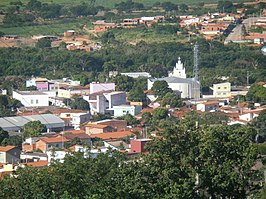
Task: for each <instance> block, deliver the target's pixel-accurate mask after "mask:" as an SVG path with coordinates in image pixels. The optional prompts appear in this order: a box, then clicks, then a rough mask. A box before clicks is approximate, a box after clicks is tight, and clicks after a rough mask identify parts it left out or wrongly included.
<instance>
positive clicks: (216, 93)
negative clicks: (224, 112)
mask: <svg viewBox="0 0 266 199" xmlns="http://www.w3.org/2000/svg"><path fill="white" fill-rule="evenodd" d="M211 89H212V90H213V97H215V98H225V97H230V96H231V83H230V82H224V83H219V84H213V87H212V88H211Z"/></svg>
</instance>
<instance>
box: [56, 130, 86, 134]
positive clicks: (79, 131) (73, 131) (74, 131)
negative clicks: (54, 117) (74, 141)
mask: <svg viewBox="0 0 266 199" xmlns="http://www.w3.org/2000/svg"><path fill="white" fill-rule="evenodd" d="M62 132H63V133H72V134H80V133H85V131H84V130H65V131H61V133H62Z"/></svg>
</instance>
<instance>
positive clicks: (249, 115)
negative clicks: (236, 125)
mask: <svg viewBox="0 0 266 199" xmlns="http://www.w3.org/2000/svg"><path fill="white" fill-rule="evenodd" d="M258 116H259V115H258V114H255V113H246V114H243V115H239V119H240V120H244V121H247V122H250V121H251V120H253V119H254V118H256V117H258Z"/></svg>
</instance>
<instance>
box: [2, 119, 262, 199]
mask: <svg viewBox="0 0 266 199" xmlns="http://www.w3.org/2000/svg"><path fill="white" fill-rule="evenodd" d="M187 117H188V118H186V119H184V120H181V121H180V122H179V123H178V125H175V126H173V125H171V126H167V127H166V128H164V129H162V131H161V135H162V136H163V138H162V139H155V140H154V141H152V142H150V143H149V144H148V145H147V150H148V151H149V153H148V154H143V155H142V156H141V159H139V160H141V161H134V160H130V161H127V160H129V159H127V157H126V156H125V155H123V154H120V153H118V152H115V151H109V152H108V153H107V154H100V155H99V156H98V157H97V158H83V154H82V153H80V152H78V153H74V154H69V155H68V156H67V157H66V158H65V161H64V163H59V162H54V163H52V164H51V165H50V166H49V167H44V168H39V169H36V168H30V167H26V168H24V169H19V170H17V171H16V172H15V175H16V178H13V177H7V178H5V179H4V180H1V181H0V187H1V192H0V197H1V198H36V197H39V196H41V197H42V198H65V197H66V198H117V197H118V196H119V198H188V199H190V198H191V199H194V198H195V199H196V198H197V199H198V198H202V199H203V198H210V197H212V198H220V197H221V198H246V197H247V196H248V195H249V194H250V193H251V191H252V189H253V188H254V187H253V184H252V183H253V182H252V179H253V177H254V176H256V175H257V174H256V172H254V171H252V170H251V167H252V166H253V165H254V163H255V160H256V157H257V153H256V150H255V148H254V146H253V144H252V140H253V138H254V132H253V130H252V129H251V128H249V127H240V128H239V127H238V126H216V127H210V126H197V125H190V124H188V121H189V123H191V124H192V123H194V124H195V120H191V119H192V118H191V115H190V116H187ZM78 182H82V183H78Z"/></svg>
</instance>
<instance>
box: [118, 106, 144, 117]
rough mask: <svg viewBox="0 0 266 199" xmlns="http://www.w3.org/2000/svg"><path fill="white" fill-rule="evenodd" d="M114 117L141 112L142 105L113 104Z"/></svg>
mask: <svg viewBox="0 0 266 199" xmlns="http://www.w3.org/2000/svg"><path fill="white" fill-rule="evenodd" d="M113 110H114V117H121V116H124V115H126V114H130V115H133V116H135V115H137V114H139V113H141V110H142V107H141V106H131V105H120V106H114V107H113Z"/></svg>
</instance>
